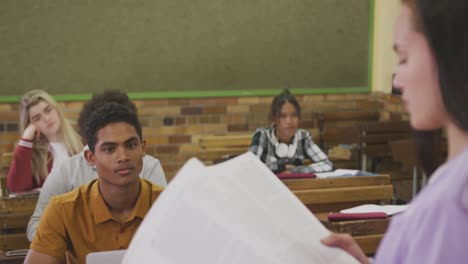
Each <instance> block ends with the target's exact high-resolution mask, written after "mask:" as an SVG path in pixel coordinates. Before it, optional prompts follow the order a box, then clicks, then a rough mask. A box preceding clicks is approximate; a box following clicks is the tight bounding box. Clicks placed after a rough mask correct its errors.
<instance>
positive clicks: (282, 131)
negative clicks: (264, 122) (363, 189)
mask: <svg viewBox="0 0 468 264" xmlns="http://www.w3.org/2000/svg"><path fill="white" fill-rule="evenodd" d="M300 115H301V107H300V106H299V103H298V102H297V99H296V98H295V97H294V95H292V94H291V93H290V92H289V91H288V89H285V90H283V91H282V92H281V94H279V95H277V96H276V97H275V98H274V99H273V102H272V104H271V116H272V119H273V125H272V126H271V127H267V128H259V129H257V130H256V131H255V133H254V135H253V137H252V143H251V145H250V151H251V152H253V153H254V154H255V155H256V156H257V157H258V158H259V159H260V160H261V161H262V162H264V163H265V165H266V166H267V167H268V168H270V169H271V170H272V171H273V172H274V173H279V172H282V171H285V170H288V171H291V172H301V173H310V172H324V171H330V170H332V168H333V164H332V163H331V161H330V160H329V159H328V157H327V155H325V153H323V151H322V150H321V149H320V148H319V147H318V146H317V145H316V144H315V143H314V142H313V141H312V137H311V135H310V133H309V132H308V131H306V130H303V129H299V128H298V127H299V119H300ZM306 159H310V160H311V161H313V163H312V165H310V166H304V161H305V160H306Z"/></svg>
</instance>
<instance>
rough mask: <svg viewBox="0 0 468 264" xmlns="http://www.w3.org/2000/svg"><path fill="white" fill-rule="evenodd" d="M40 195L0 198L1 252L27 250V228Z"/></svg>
mask: <svg viewBox="0 0 468 264" xmlns="http://www.w3.org/2000/svg"><path fill="white" fill-rule="evenodd" d="M37 198H38V195H32V196H25V197H14V198H9V197H0V251H7V250H14V249H27V248H29V244H30V243H29V241H28V239H27V237H26V227H27V224H28V221H29V218H30V217H31V215H32V214H33V212H34V208H35V207H36V203H37Z"/></svg>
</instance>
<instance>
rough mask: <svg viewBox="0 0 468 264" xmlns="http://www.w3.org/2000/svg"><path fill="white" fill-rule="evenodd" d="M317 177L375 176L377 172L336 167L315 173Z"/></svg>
mask: <svg viewBox="0 0 468 264" xmlns="http://www.w3.org/2000/svg"><path fill="white" fill-rule="evenodd" d="M315 174H316V175H317V178H333V177H350V176H357V175H360V176H373V175H375V173H371V172H367V171H362V170H349V169H336V170H335V171H329V172H319V173H315Z"/></svg>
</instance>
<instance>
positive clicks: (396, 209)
mask: <svg viewBox="0 0 468 264" xmlns="http://www.w3.org/2000/svg"><path fill="white" fill-rule="evenodd" d="M406 208H407V206H406V205H377V204H363V205H360V206H356V207H353V208H349V209H344V210H341V211H340V212H341V213H377V212H381V213H386V214H387V215H389V216H390V215H394V214H398V213H401V212H404V211H405V210H406Z"/></svg>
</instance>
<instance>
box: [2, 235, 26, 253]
mask: <svg viewBox="0 0 468 264" xmlns="http://www.w3.org/2000/svg"><path fill="white" fill-rule="evenodd" d="M29 244H30V243H29V241H28V239H27V237H26V233H19V234H0V250H3V251H5V250H12V249H21V248H29Z"/></svg>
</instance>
